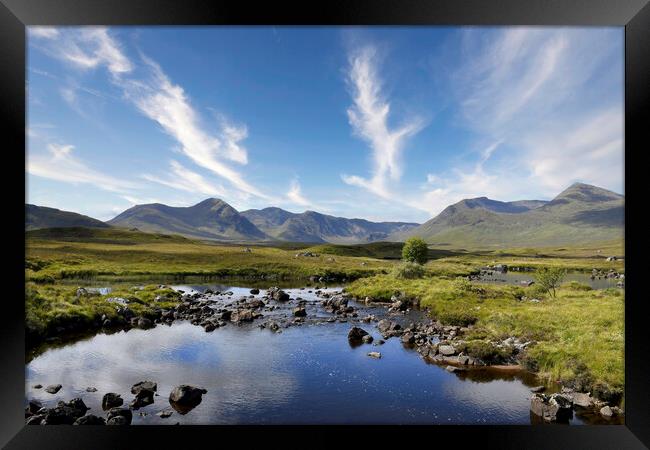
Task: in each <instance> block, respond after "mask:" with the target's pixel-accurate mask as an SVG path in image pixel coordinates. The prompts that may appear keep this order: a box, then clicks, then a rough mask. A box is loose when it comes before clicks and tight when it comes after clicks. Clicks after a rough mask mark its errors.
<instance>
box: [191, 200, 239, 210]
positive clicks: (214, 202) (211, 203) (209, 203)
mask: <svg viewBox="0 0 650 450" xmlns="http://www.w3.org/2000/svg"><path fill="white" fill-rule="evenodd" d="M224 204H225V205H227V203H226V202H224V201H223V200H221V199H220V198H215V197H210V198H206V199H205V200H203V201H201V202H199V203H197V204H196V205H194V206H192V208H205V207H208V208H209V207H212V206H218V205H224ZM229 206H230V205H229Z"/></svg>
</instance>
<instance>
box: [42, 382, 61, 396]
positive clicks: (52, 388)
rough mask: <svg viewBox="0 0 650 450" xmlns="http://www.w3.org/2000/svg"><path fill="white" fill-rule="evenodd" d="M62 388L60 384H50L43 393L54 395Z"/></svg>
mask: <svg viewBox="0 0 650 450" xmlns="http://www.w3.org/2000/svg"><path fill="white" fill-rule="evenodd" d="M61 388H62V386H61V385H60V384H50V385H49V386H48V387H46V388H45V392H47V393H48V394H56V393H57V392H59V391H60V390H61Z"/></svg>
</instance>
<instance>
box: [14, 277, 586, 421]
mask: <svg viewBox="0 0 650 450" xmlns="http://www.w3.org/2000/svg"><path fill="white" fill-rule="evenodd" d="M176 288H180V289H183V290H184V291H186V292H191V291H192V290H196V291H204V290H205V289H206V288H207V286H176ZM210 288H211V289H217V290H221V291H223V290H231V291H233V293H234V296H233V299H236V298H238V295H240V294H241V295H243V294H248V290H249V289H248V288H242V287H226V286H210ZM330 290H331V289H330ZM287 292H288V293H289V294H290V295H291V297H292V298H295V297H297V296H300V297H302V298H303V299H305V300H307V301H308V304H307V310H308V313H309V316H308V318H309V317H310V316H311V317H318V316H319V315H320V314H326V313H325V312H324V311H322V310H320V308H319V307H318V304H319V301H320V299H319V298H318V297H316V295H315V294H314V293H309V292H308V291H307V290H299V289H289V290H287ZM263 293H264V292H263V291H262V293H261V294H263ZM354 306H355V308H359V315H360V316H361V317H362V316H364V315H365V314H366V313H371V314H376V315H378V316H379V315H380V314H382V311H384V312H383V313H384V314H385V309H384V308H381V307H378V308H369V307H365V306H362V305H356V304H355V305H354ZM412 314H419V312H413V313H412ZM413 318H414V317H407V318H406V320H411V319H413ZM258 320H261V321H263V320H264V319H258ZM258 325H259V322H258V321H255V322H253V323H252V324H246V325H241V326H238V325H234V324H229V325H227V326H225V327H222V328H218V329H217V330H215V331H214V332H211V333H206V332H205V331H204V330H203V329H202V328H201V327H198V326H194V325H192V324H190V323H189V322H175V323H174V324H173V325H171V326H166V325H159V326H157V327H156V328H154V329H151V330H139V329H132V330H129V331H128V332H124V331H120V332H116V333H113V334H97V335H95V336H93V337H90V338H86V339H83V340H80V341H77V342H74V343H70V344H67V345H65V346H62V347H58V348H50V349H49V350H45V351H44V352H42V353H41V354H40V355H38V356H36V357H35V358H34V359H32V360H31V361H30V362H29V363H28V364H27V365H26V386H25V389H26V401H27V400H28V399H32V398H36V399H38V400H41V401H42V402H43V405H44V406H53V405H55V404H56V402H57V401H59V400H65V401H67V400H70V399H72V398H74V397H81V398H82V399H83V400H84V402H85V403H86V404H87V405H88V406H89V407H90V408H91V409H90V411H88V414H95V415H100V416H104V415H105V414H104V413H103V412H102V409H101V399H102V396H103V395H104V394H105V393H107V392H115V393H118V394H120V395H121V396H122V398H123V399H124V403H125V406H126V405H128V403H129V402H130V401H131V400H132V399H133V394H131V392H130V388H131V386H132V385H133V384H135V383H137V382H139V381H142V380H152V381H155V382H157V383H158V393H159V394H160V395H159V396H156V397H155V402H154V404H152V405H149V406H146V407H144V408H141V409H139V410H137V411H134V415H133V424H170V425H171V424H175V423H180V424H372V423H375V424H530V423H531V416H530V413H529V406H530V401H529V398H530V395H531V393H530V387H531V386H534V385H536V384H539V382H538V381H536V380H535V378H534V377H533V376H532V375H530V374H526V373H521V372H517V373H512V372H501V373H499V372H496V371H494V370H491V371H489V370H477V371H469V372H464V373H449V372H447V371H446V370H444V367H440V366H437V365H433V364H428V363H426V362H425V361H424V360H423V359H422V358H421V357H420V356H419V355H418V353H417V352H415V351H414V350H412V349H409V348H406V347H404V346H403V345H402V344H401V342H400V341H399V340H398V339H397V338H392V339H389V340H387V341H386V343H385V344H383V345H372V344H364V345H361V346H357V347H355V348H353V347H351V346H350V345H349V344H348V341H347V332H348V330H349V329H350V327H351V326H353V325H358V324H356V323H355V324H352V323H339V322H335V323H328V322H323V321H321V322H318V321H314V322H310V321H309V320H308V321H307V322H306V323H305V324H303V325H301V326H291V327H288V328H285V329H283V330H282V332H281V333H274V332H271V331H270V330H268V329H260V328H259V326H258ZM359 326H361V327H362V328H364V329H365V330H367V331H368V332H370V333H371V334H372V335H373V337H374V338H375V342H376V341H377V340H379V339H381V336H380V334H379V333H378V331H377V330H376V328H375V325H374V324H372V323H371V324H366V323H362V324H360V325H359ZM371 351H378V352H381V355H382V356H381V359H374V358H371V357H369V356H367V353H368V352H371ZM37 383H39V384H42V385H43V386H47V385H49V384H57V383H60V384H62V385H63V388H62V389H61V390H60V391H59V392H58V393H57V394H54V395H52V394H48V393H46V392H45V391H44V389H34V388H33V385H35V384H37ZM179 384H190V385H195V386H198V387H203V388H205V389H207V391H208V392H207V394H204V395H203V400H202V402H201V404H199V405H198V406H197V407H196V408H194V409H193V410H191V411H190V412H188V413H187V414H184V415H182V414H180V413H179V412H176V411H174V412H173V414H172V416H171V417H169V418H161V417H159V416H158V415H156V413H158V412H160V411H162V410H171V408H170V404H169V402H168V396H169V392H170V391H171V390H172V388H173V387H174V386H176V385H179ZM87 387H95V388H97V392H86V388H87ZM585 421H588V419H587V418H585V417H578V416H574V417H573V419H572V420H571V423H572V424H581V423H585Z"/></svg>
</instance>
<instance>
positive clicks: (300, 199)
mask: <svg viewBox="0 0 650 450" xmlns="http://www.w3.org/2000/svg"><path fill="white" fill-rule="evenodd" d="M287 198H288V199H289V201H291V202H292V203H295V204H296V205H299V206H304V207H305V208H309V207H311V206H312V203H311V202H310V201H309V200H307V199H306V198H305V197H304V196H303V195H302V189H301V188H300V183H299V182H298V180H295V179H294V180H292V181H291V187H290V188H289V192H287Z"/></svg>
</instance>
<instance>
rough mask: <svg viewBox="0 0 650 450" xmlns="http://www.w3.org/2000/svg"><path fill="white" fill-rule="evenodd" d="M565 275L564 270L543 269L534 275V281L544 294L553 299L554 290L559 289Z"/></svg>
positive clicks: (556, 268)
mask: <svg viewBox="0 0 650 450" xmlns="http://www.w3.org/2000/svg"><path fill="white" fill-rule="evenodd" d="M565 275H566V270H564V269H560V268H558V267H550V268H549V267H544V268H542V269H539V270H538V271H537V272H536V273H535V280H536V281H537V284H538V285H539V286H540V287H541V288H542V289H543V290H544V292H547V293H549V294H551V297H553V298H555V290H556V289H557V288H558V287H560V284H561V283H562V280H564V276H565Z"/></svg>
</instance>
